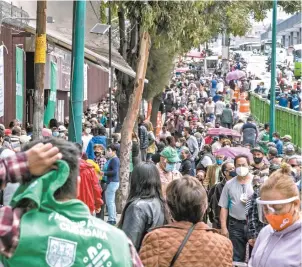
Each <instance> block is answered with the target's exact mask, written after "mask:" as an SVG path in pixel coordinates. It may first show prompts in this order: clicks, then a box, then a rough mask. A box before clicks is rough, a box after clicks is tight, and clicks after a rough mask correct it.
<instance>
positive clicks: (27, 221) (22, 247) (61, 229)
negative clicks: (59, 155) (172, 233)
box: [1, 161, 132, 267]
mask: <svg viewBox="0 0 302 267" xmlns="http://www.w3.org/2000/svg"><path fill="white" fill-rule="evenodd" d="M57 164H58V170H53V171H51V172H49V173H47V174H45V175H44V176H42V177H40V178H37V179H35V180H33V181H31V182H30V183H28V184H26V185H21V186H20V187H19V189H18V190H17V191H16V193H15V195H14V197H13V199H12V202H11V205H12V207H14V208H15V207H21V206H27V207H28V206H31V207H33V208H32V209H31V210H30V211H28V212H26V213H25V214H24V215H23V216H22V218H21V229H20V241H19V244H18V246H17V248H16V250H15V253H14V255H13V256H12V257H11V258H9V259H8V258H6V257H4V256H2V257H1V261H2V263H3V264H4V266H15V267H20V266H31V267H35V266H37V267H42V266H51V267H65V266H66V267H67V266H89V267H90V266H91V267H92V266H121V267H122V266H123V267H124V266H127V267H130V266H132V263H131V256H130V249H129V245H128V240H127V237H126V236H125V234H124V233H123V232H122V231H120V230H118V229H116V228H115V227H113V226H110V225H109V224H107V223H105V222H104V221H102V220H100V219H97V218H95V217H93V216H91V215H90V212H89V209H88V207H87V206H86V205H85V204H84V203H83V202H81V201H79V200H77V199H72V200H69V201H66V202H59V201H57V200H56V199H55V198H54V192H56V190H57V189H58V188H60V187H61V186H62V185H63V184H65V182H66V180H67V178H68V176H69V166H68V165H67V163H65V162H64V161H59V162H58V163H57ZM29 202H30V203H29Z"/></svg>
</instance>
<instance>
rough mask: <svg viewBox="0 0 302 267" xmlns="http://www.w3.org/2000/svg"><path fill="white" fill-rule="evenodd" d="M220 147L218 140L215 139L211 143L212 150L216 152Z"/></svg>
mask: <svg viewBox="0 0 302 267" xmlns="http://www.w3.org/2000/svg"><path fill="white" fill-rule="evenodd" d="M221 147H222V145H221V143H220V142H219V141H216V142H215V143H214V144H213V145H212V152H213V153H214V152H216V151H217V150H219V149H220V148H221Z"/></svg>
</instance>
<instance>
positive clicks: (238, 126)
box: [233, 122, 244, 133]
mask: <svg viewBox="0 0 302 267" xmlns="http://www.w3.org/2000/svg"><path fill="white" fill-rule="evenodd" d="M243 124H244V123H243V122H241V123H237V124H236V125H235V126H234V127H233V129H234V130H235V131H237V132H238V133H240V131H241V128H242V126H243Z"/></svg>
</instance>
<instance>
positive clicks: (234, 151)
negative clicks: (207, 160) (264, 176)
mask: <svg viewBox="0 0 302 267" xmlns="http://www.w3.org/2000/svg"><path fill="white" fill-rule="evenodd" d="M214 155H222V156H225V157H227V158H231V159H234V158H235V157H236V156H238V155H245V156H247V157H248V158H249V159H250V161H252V160H253V155H252V153H251V152H250V150H249V149H248V148H246V147H222V148H220V149H218V150H216V151H215V152H214Z"/></svg>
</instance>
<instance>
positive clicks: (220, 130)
mask: <svg viewBox="0 0 302 267" xmlns="http://www.w3.org/2000/svg"><path fill="white" fill-rule="evenodd" d="M207 135H213V136H218V135H229V136H233V137H241V134H240V133H238V132H237V131H235V130H232V129H228V128H224V127H221V128H210V129H209V130H208V131H207Z"/></svg>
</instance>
